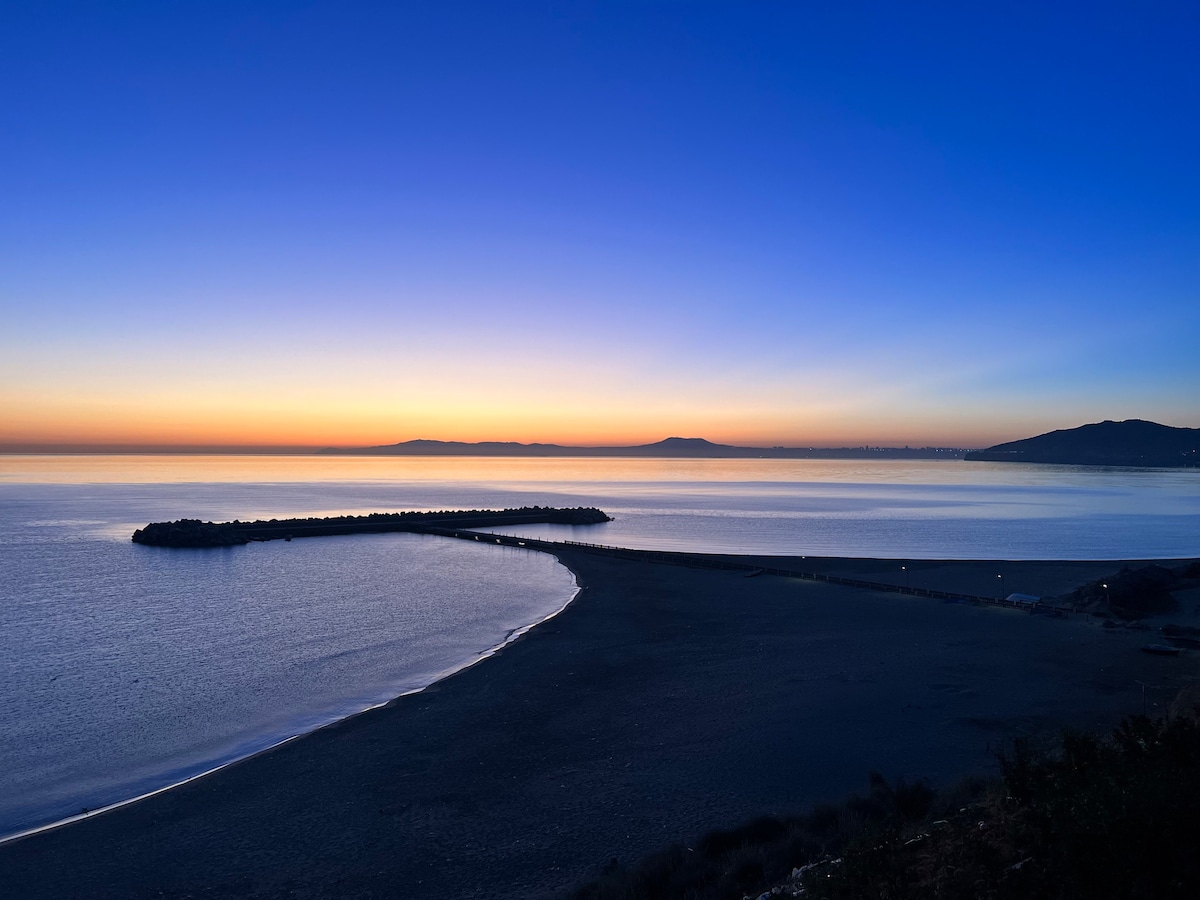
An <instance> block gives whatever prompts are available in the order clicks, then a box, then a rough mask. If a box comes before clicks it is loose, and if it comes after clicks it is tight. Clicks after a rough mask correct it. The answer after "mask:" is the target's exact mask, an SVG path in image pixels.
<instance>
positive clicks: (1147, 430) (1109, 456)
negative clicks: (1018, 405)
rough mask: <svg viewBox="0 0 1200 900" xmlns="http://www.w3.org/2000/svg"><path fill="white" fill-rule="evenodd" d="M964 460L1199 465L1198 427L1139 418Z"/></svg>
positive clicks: (1041, 437)
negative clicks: (1171, 424) (1179, 426)
mask: <svg viewBox="0 0 1200 900" xmlns="http://www.w3.org/2000/svg"><path fill="white" fill-rule="evenodd" d="M965 458H966V459H968V460H979V461H985V462H1028V463H1057V464H1059V465H1075V466H1149V467H1155V468H1160V467H1161V468H1178V467H1194V466H1197V465H1200V428H1172V427H1171V426H1169V425H1160V424H1158V423H1157V422H1147V421H1144V420H1142V419H1127V420H1125V421H1124V422H1112V421H1104V422H1097V423H1095V424H1092V425H1081V426H1080V427H1078V428H1068V429H1064V430H1061V431H1051V432H1049V433H1048V434H1039V435H1038V436H1037V437H1031V438H1025V439H1024V440H1020V441H1009V442H1008V443H1006V444H997V445H996V446H994V447H988V448H987V449H986V450H971V451H969V452H968V453H967V454H966V457H965Z"/></svg>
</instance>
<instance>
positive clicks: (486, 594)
mask: <svg viewBox="0 0 1200 900" xmlns="http://www.w3.org/2000/svg"><path fill="white" fill-rule="evenodd" d="M526 504H543V505H554V506H577V505H595V506H599V507H600V508H602V509H604V510H606V511H607V512H609V513H610V514H611V515H613V516H614V517H615V521H613V522H611V523H608V524H606V525H601V526H590V527H587V528H569V527H565V526H531V527H528V528H525V529H514V528H506V529H498V530H502V531H506V532H509V533H517V532H518V531H519V532H520V533H523V534H526V535H529V536H540V537H550V538H554V539H564V538H565V539H573V540H581V541H587V542H594V543H608V544H615V545H622V546H634V547H646V548H661V549H673V550H693V551H706V552H730V553H767V554H797V555H845V556H884V557H897V558H912V559H917V558H941V557H953V558H968V559H969V558H987V559H1006V558H1007V559H1012V558H1060V559H1113V558H1139V557H1140V558H1155V557H1191V556H1200V472H1196V471H1165V470H1141V471H1138V470H1100V469H1082V468H1072V467H1037V466H1012V465H1001V464H988V463H962V462H952V461H937V462H907V461H905V462H901V461H881V462H878V463H872V462H860V461H819V460H735V461H730V460H613V459H595V460H519V459H514V460H505V459H477V458H476V459H470V458H468V459H444V458H443V459H412V458H409V459H386V458H382V459H380V458H337V457H334V458H322V457H0V572H2V573H3V580H2V581H0V759H2V760H3V761H4V766H3V767H2V768H0V835H4V834H9V833H13V832H16V831H19V830H22V829H25V828H29V827H33V826H36V825H39V824H43V823H46V822H50V821H54V820H57V819H60V818H63V817H65V816H69V815H72V814H74V813H78V812H79V811H80V810H81V809H82V808H84V807H87V808H96V807H99V806H103V805H105V804H108V803H112V802H116V801H119V800H122V799H127V798H129V797H132V796H136V795H138V794H141V793H144V792H146V791H149V790H153V789H156V788H158V787H162V786H164V785H167V784H171V783H174V782H176V781H178V780H181V779H183V778H186V777H189V776H191V775H194V774H196V773H198V772H201V771H205V770H207V769H209V768H211V767H213V766H214V765H218V764H221V763H223V762H227V761H229V760H232V759H236V758H240V757H242V756H245V755H247V754H249V753H252V752H255V751H256V750H259V749H262V748H264V747H266V746H270V745H271V744H273V743H276V742H278V741H279V740H282V739H284V738H287V737H289V736H291V735H294V734H298V733H303V732H305V731H308V730H311V729H313V728H315V727H318V726H319V725H321V724H323V723H326V722H329V721H333V720H336V719H337V718H340V717H342V716H345V715H348V714H351V713H353V712H355V711H357V710H360V709H363V708H366V707H368V706H371V705H374V704H377V703H381V702H384V701H386V700H387V699H389V698H391V697H394V696H396V695H398V694H400V693H403V692H405V691H408V690H413V689H417V688H420V687H422V686H424V685H426V684H428V683H430V682H431V681H432V680H435V679H436V678H437V677H439V676H440V675H441V674H443V673H445V672H447V671H449V670H452V669H454V668H455V667H458V666H461V665H463V664H467V663H470V662H471V661H473V660H475V659H478V658H479V656H480V654H481V653H484V652H486V651H487V650H488V648H491V647H494V646H495V645H497V644H499V643H501V642H502V641H503V640H505V638H506V636H507V635H509V634H510V633H511V632H512V631H513V629H517V628H521V627H523V626H527V625H529V624H531V623H533V622H536V621H538V620H540V619H542V618H544V617H545V616H547V615H550V614H552V613H553V612H555V611H556V610H558V609H559V608H561V607H562V605H563V604H564V603H566V602H568V600H569V599H570V597H571V596H572V595H573V592H574V582H573V579H572V577H571V575H570V573H569V572H567V571H566V570H565V569H563V568H562V567H561V566H559V565H558V564H557V563H556V562H555V561H554V560H553V559H552V558H551V557H548V556H546V555H544V554H539V553H533V552H528V551H522V550H516V549H511V548H502V547H496V546H488V545H481V544H474V543H466V542H460V541H454V540H449V539H439V538H424V537H417V536H412V535H361V536H353V537H328V538H319V539H312V540H297V541H293V542H290V543H283V542H272V543H266V544H252V545H249V546H246V547H234V548H226V549H220V550H204V551H175V550H166V549H162V548H149V547H140V546H137V545H134V544H132V543H130V541H129V536H130V534H131V533H132V531H133V530H134V529H135V528H137V527H140V526H142V525H144V524H146V523H147V522H150V521H161V520H165V519H174V518H180V517H184V516H187V517H198V518H203V519H211V520H215V521H222V520H229V519H234V518H240V519H252V518H258V517H263V518H270V517H285V516H299V515H335V514H344V513H364V512H376V511H394V510H405V509H455V508H472V507H476V508H478V507H492V508H496V507H505V506H520V505H526Z"/></svg>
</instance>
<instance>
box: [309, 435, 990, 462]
mask: <svg viewBox="0 0 1200 900" xmlns="http://www.w3.org/2000/svg"><path fill="white" fill-rule="evenodd" d="M318 452H319V453H330V454H343V455H350V456H632V457H661V458H668V459H679V458H694V459H962V457H963V455H964V454H965V453H966V452H967V451H966V450H964V449H962V448H958V447H917V448H913V447H867V446H863V447H737V446H733V445H731V444H714V443H713V442H712V441H708V440H705V439H704V438H683V437H669V438H667V439H666V440H662V441H658V442H657V443H654V444H637V445H634V446H630V447H567V446H563V445H562V444H522V443H518V442H516V441H479V442H476V443H467V442H464V441H429V440H415V441H403V442H401V443H399V444H385V445H383V446H379V447H327V448H325V449H324V450H320V451H318Z"/></svg>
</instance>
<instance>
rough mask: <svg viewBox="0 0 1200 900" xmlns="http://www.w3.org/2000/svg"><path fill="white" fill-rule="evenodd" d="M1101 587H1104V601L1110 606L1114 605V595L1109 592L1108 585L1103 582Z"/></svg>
mask: <svg viewBox="0 0 1200 900" xmlns="http://www.w3.org/2000/svg"><path fill="white" fill-rule="evenodd" d="M1100 587H1102V588H1104V602H1105V603H1106V604H1108V605H1109V606H1112V597H1111V596H1110V595H1109V593H1108V585H1107V584H1102V585H1100Z"/></svg>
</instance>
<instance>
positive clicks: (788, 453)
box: [317, 419, 1200, 468]
mask: <svg viewBox="0 0 1200 900" xmlns="http://www.w3.org/2000/svg"><path fill="white" fill-rule="evenodd" d="M317 452H318V453H322V454H336V455H347V456H524V457H563V456H574V457H582V456H610V457H648V458H672V459H679V458H688V459H966V460H973V461H979V462H1027V463H1054V464H1058V465H1077V466H1147V467H1154V468H1164V467H1165V468H1177V467H1192V466H1196V465H1200V428H1173V427H1171V426H1169V425H1159V424H1158V423H1156V422H1146V421H1143V420H1142V419H1129V420H1126V421H1124V422H1112V421H1105V422H1099V423H1096V424H1092V425H1082V426H1080V427H1079V428H1069V429H1064V430H1060V431H1052V432H1049V433H1047V434H1040V435H1037V436H1036V437H1031V438H1024V439H1022V440H1019V441H1010V442H1008V443H1004V444H997V445H995V446H994V447H988V448H986V449H983V450H967V449H964V448H959V447H915V448H914V447H871V446H862V447H739V446H735V445H732V444H716V443H713V442H712V441H709V440H705V439H704V438H683V437H669V438H666V439H665V440H662V441H658V442H657V443H653V444H636V445H633V446H605V447H568V446H564V445H562V444H538V443H534V444H522V443H519V442H516V441H479V442H474V443H468V442H464V441H432V440H413V441H403V442H401V443H398V444H384V445H381V446H376V447H327V448H325V449H323V450H319V451H317Z"/></svg>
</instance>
